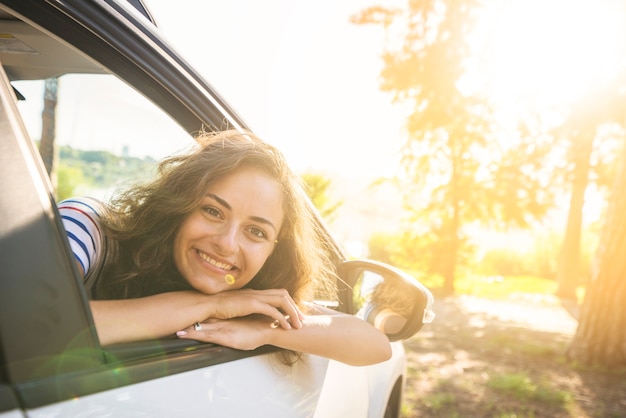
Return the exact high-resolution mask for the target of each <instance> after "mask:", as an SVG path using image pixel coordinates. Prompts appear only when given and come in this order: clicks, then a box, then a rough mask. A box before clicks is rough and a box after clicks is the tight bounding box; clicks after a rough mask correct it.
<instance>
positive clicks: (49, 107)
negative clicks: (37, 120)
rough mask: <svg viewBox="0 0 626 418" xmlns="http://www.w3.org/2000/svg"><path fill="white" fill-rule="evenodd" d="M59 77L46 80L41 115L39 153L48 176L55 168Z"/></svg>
mask: <svg viewBox="0 0 626 418" xmlns="http://www.w3.org/2000/svg"><path fill="white" fill-rule="evenodd" d="M57 90H58V78H56V77H53V78H49V79H47V80H46V82H45V89H44V98H43V99H44V105H43V112H42V115H41V141H40V142H39V154H40V155H41V159H42V160H43V163H44V166H45V167H46V171H47V172H48V176H51V178H52V173H53V169H54V155H55V151H54V139H55V138H54V137H55V127H56V115H55V113H56V107H57V97H58V91H57Z"/></svg>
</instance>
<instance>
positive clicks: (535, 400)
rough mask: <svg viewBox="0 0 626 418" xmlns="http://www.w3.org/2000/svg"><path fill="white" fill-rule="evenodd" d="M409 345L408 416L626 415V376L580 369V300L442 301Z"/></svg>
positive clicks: (464, 298)
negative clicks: (574, 351) (574, 342)
mask: <svg viewBox="0 0 626 418" xmlns="http://www.w3.org/2000/svg"><path fill="white" fill-rule="evenodd" d="M434 310H435V313H436V315H437V316H436V318H435V320H434V322H433V323H432V324H427V325H425V326H424V328H423V329H422V330H421V331H420V333H418V335H416V336H415V337H413V338H412V339H410V340H408V341H407V342H406V343H405V347H406V350H407V358H408V364H407V368H408V378H407V382H406V391H405V398H404V403H403V409H402V417H404V418H413V417H463V418H465V417H470V418H477V417H500V418H502V417H516V418H519V417H537V418H538V417H553V418H559V417H576V418H585V417H594V418H595V417H602V418H604V417H614V418H615V417H626V374H623V373H615V372H602V371H593V370H585V369H583V368H577V367H575V366H574V365H572V364H571V363H569V362H567V361H566V359H565V355H564V353H565V349H566V348H567V345H568V343H569V341H570V340H571V338H572V337H573V335H574V333H575V331H576V327H577V321H576V319H575V318H576V316H577V306H575V305H571V304H570V305H569V306H567V305H563V304H562V303H561V302H560V301H559V300H558V299H556V298H554V297H552V296H545V295H512V296H511V297H510V298H509V299H508V300H486V299H480V298H475V297H471V296H457V297H453V298H446V299H443V300H437V301H436V302H435V307H434Z"/></svg>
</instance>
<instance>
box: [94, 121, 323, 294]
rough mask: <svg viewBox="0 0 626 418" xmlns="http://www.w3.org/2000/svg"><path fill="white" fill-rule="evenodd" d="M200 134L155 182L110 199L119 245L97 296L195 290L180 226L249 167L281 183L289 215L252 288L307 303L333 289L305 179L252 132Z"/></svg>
mask: <svg viewBox="0 0 626 418" xmlns="http://www.w3.org/2000/svg"><path fill="white" fill-rule="evenodd" d="M196 139H197V142H198V144H199V147H197V149H194V150H193V151H191V152H189V153H187V154H184V155H176V156H172V157H170V158H167V159H165V160H163V161H162V162H161V163H160V164H159V170H158V174H157V176H156V178H155V179H154V180H152V181H151V182H149V183H147V184H142V185H136V186H134V187H132V188H130V189H127V190H126V191H124V192H122V193H120V194H118V195H117V196H116V197H115V198H114V199H112V201H111V202H110V204H109V211H108V213H107V214H105V216H104V219H103V226H104V230H105V233H106V235H107V237H108V239H109V241H111V242H112V243H113V246H114V247H115V251H114V256H113V257H111V258H110V261H108V262H107V263H106V265H105V266H104V269H103V273H102V275H101V277H100V278H99V279H98V281H97V285H96V288H95V292H94V297H95V298H97V299H122V298H135V297H142V296H148V295H152V294H157V293H163V292H167V291H176V290H188V289H191V287H190V285H189V284H188V283H187V281H186V280H185V279H184V278H183V277H182V276H181V275H180V273H179V272H178V270H177V269H176V266H175V264H174V260H173V243H174V238H175V236H176V233H177V232H178V228H179V226H180V225H181V224H182V223H183V221H184V220H185V218H186V217H187V216H188V215H189V214H190V213H191V212H192V211H193V210H194V209H195V208H197V207H198V205H199V204H200V202H201V199H202V197H203V196H204V195H205V193H206V190H207V189H208V188H209V186H210V185H211V184H212V183H213V182H215V181H217V180H219V179H221V178H223V177H224V176H227V175H229V174H230V173H232V172H234V171H235V170H237V169H239V168H241V167H249V166H251V167H254V168H258V169H261V170H263V171H264V172H265V173H267V174H268V175H269V176H270V177H271V178H272V179H274V180H276V181H277V182H278V183H279V184H280V185H281V187H282V193H283V206H284V207H283V209H284V213H285V219H284V220H283V225H282V228H281V230H280V233H279V235H278V243H277V245H276V246H275V248H274V251H273V252H272V254H271V255H270V256H269V258H268V259H267V261H266V262H265V264H264V265H263V267H262V268H261V270H260V271H259V272H258V273H257V275H256V276H255V277H254V279H253V280H252V281H251V282H250V283H248V285H247V286H246V287H248V288H254V289H270V288H283V289H286V290H287V291H288V292H289V293H290V295H291V296H292V297H293V298H294V299H295V300H296V301H297V302H298V303H299V304H301V305H302V302H304V301H307V300H311V299H312V298H313V297H314V295H317V294H318V293H319V292H323V293H324V294H326V295H327V293H328V292H329V291H332V289H333V285H334V280H335V278H334V268H333V264H332V262H331V260H330V258H329V254H328V251H327V248H328V247H327V246H326V245H325V243H324V241H323V239H322V238H321V237H322V236H323V235H324V234H322V233H321V231H320V229H319V228H320V227H319V223H318V222H316V221H315V217H314V215H313V212H312V211H311V209H310V207H309V205H308V204H307V201H306V197H305V196H306V194H305V193H304V191H303V184H302V182H301V179H300V178H299V177H298V176H296V175H295V174H294V173H293V172H292V170H291V169H290V168H289V167H288V166H287V163H286V161H285V158H284V156H283V155H282V154H281V153H280V152H279V151H278V150H277V149H276V148H275V147H273V146H271V145H270V144H268V143H266V142H263V141H262V140H261V139H259V138H258V137H256V136H254V135H253V134H251V133H242V132H238V131H222V132H218V133H203V134H202V135H201V136H199V137H198V138H196ZM326 244H327V243H326Z"/></svg>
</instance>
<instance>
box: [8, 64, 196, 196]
mask: <svg viewBox="0 0 626 418" xmlns="http://www.w3.org/2000/svg"><path fill="white" fill-rule="evenodd" d="M12 85H13V87H14V88H15V89H16V90H17V91H18V92H19V95H20V96H21V98H22V99H21V100H19V101H18V109H19V110H20V113H21V115H22V119H23V120H24V123H25V125H26V128H27V131H28V133H29V136H30V138H31V139H32V140H33V141H34V142H35V145H36V146H37V147H38V148H39V147H40V142H41V140H42V138H43V140H44V141H45V142H44V144H48V143H50V141H53V142H54V155H53V156H52V157H53V166H54V176H53V177H52V179H51V180H52V183H53V187H54V190H55V196H56V198H57V200H61V199H65V198H68V197H71V196H78V195H89V196H92V197H96V198H98V199H101V200H107V199H108V198H110V197H111V196H112V194H114V193H115V191H116V190H119V189H120V188H123V187H126V186H128V185H129V184H131V183H134V182H137V181H142V180H144V179H147V178H149V177H150V176H152V175H153V174H154V170H155V167H156V163H157V162H158V161H159V160H161V159H163V158H164V157H166V156H169V155H173V154H176V153H179V152H183V151H187V150H189V148H191V147H193V146H194V145H195V142H194V140H193V138H192V136H191V135H190V134H188V133H187V132H185V130H183V128H181V127H180V126H179V125H178V124H177V123H176V122H175V121H174V120H173V119H172V118H171V117H169V115H167V114H166V113H165V112H163V111H162V110H161V109H159V108H158V107H157V106H156V105H155V104H153V103H152V102H151V101H149V100H148V99H146V98H145V97H143V96H142V95H141V94H139V93H138V92H137V91H135V90H134V89H133V88H131V87H130V86H128V85H127V84H126V83H124V82H123V81H121V80H120V79H118V78H117V77H115V76H113V75H110V74H89V75H79V74H71V75H64V76H61V77H58V78H51V79H47V80H28V81H16V82H13V83H12ZM40 150H41V151H42V152H43V153H45V152H46V151H45V147H43V148H40ZM42 157H44V159H45V158H49V157H50V156H47V157H46V155H42Z"/></svg>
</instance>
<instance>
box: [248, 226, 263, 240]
mask: <svg viewBox="0 0 626 418" xmlns="http://www.w3.org/2000/svg"><path fill="white" fill-rule="evenodd" d="M248 231H250V233H251V234H252V235H253V236H254V237H255V238H260V239H267V234H266V233H265V231H263V230H262V229H259V228H256V227H251V228H249V229H248Z"/></svg>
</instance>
